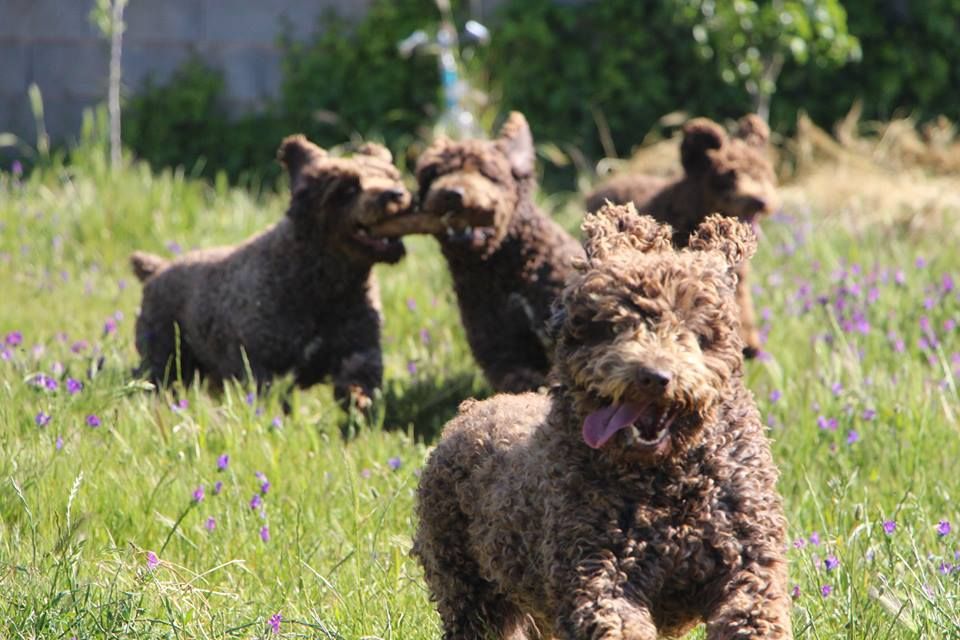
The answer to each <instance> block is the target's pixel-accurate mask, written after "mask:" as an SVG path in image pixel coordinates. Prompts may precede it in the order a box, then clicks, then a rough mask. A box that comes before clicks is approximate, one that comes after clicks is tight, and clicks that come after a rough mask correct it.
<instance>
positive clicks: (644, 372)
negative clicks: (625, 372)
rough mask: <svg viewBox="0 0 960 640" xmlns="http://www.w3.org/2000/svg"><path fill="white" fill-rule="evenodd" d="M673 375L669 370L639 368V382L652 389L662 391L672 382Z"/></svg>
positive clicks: (645, 387)
mask: <svg viewBox="0 0 960 640" xmlns="http://www.w3.org/2000/svg"><path fill="white" fill-rule="evenodd" d="M672 378H673V376H672V375H671V374H670V372H669V371H664V370H663V369H654V368H647V367H641V368H640V369H638V370H637V384H639V385H640V386H641V387H643V388H644V389H647V390H650V391H662V390H664V389H666V388H667V385H668V384H670V380H671V379H672Z"/></svg>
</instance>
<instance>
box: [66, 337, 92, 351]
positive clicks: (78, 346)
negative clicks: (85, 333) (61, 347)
mask: <svg viewBox="0 0 960 640" xmlns="http://www.w3.org/2000/svg"><path fill="white" fill-rule="evenodd" d="M89 346H90V345H89V344H88V343H87V341H86V340H77V341H76V342H74V343H73V344H72V345H70V351H72V352H74V353H83V352H84V351H86V350H87V347H89Z"/></svg>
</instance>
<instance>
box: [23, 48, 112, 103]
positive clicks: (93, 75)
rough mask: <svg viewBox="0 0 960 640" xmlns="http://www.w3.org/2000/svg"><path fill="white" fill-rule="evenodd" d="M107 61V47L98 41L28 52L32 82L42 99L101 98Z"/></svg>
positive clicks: (106, 72)
mask: <svg viewBox="0 0 960 640" xmlns="http://www.w3.org/2000/svg"><path fill="white" fill-rule="evenodd" d="M109 58H110V56H109V53H108V50H107V44H106V42H103V41H100V40H91V41H89V42H78V43H75V44H35V45H33V48H32V60H33V64H32V67H31V68H32V80H33V81H34V82H36V83H37V84H38V85H39V86H40V89H41V90H42V91H43V95H44V96H45V97H50V98H54V97H58V96H72V97H87V98H91V97H93V98H96V97H99V96H105V95H106V92H107V74H108V68H109V66H110V60H109Z"/></svg>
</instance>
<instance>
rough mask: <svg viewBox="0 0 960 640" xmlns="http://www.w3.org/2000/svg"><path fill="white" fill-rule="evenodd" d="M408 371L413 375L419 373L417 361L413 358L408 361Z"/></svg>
mask: <svg viewBox="0 0 960 640" xmlns="http://www.w3.org/2000/svg"><path fill="white" fill-rule="evenodd" d="M407 373H408V374H410V375H411V376H415V375H417V363H416V362H414V361H413V360H408V361H407Z"/></svg>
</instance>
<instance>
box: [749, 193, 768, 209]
mask: <svg viewBox="0 0 960 640" xmlns="http://www.w3.org/2000/svg"><path fill="white" fill-rule="evenodd" d="M768 206H769V203H768V202H767V200H766V198H760V197H757V196H748V197H747V198H746V207H747V209H749V210H750V211H751V212H756V211H766V210H767V207H768Z"/></svg>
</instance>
